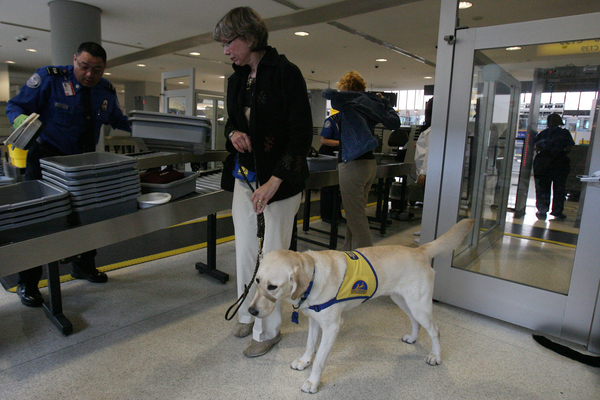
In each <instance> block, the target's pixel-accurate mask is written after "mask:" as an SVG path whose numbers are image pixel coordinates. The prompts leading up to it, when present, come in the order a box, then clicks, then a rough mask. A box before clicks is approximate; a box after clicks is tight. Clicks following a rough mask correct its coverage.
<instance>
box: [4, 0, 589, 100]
mask: <svg viewBox="0 0 600 400" xmlns="http://www.w3.org/2000/svg"><path fill="white" fill-rule="evenodd" d="M81 2H82V3H86V4H90V5H93V6H95V7H98V8H100V9H101V10H102V14H101V19H102V38H103V43H102V45H103V46H104V48H105V49H106V50H107V52H108V58H109V61H108V69H107V72H110V73H111V75H110V76H107V78H108V79H109V80H110V81H111V82H113V83H114V84H115V85H116V86H117V87H119V86H120V85H122V84H124V83H125V82H132V81H150V82H160V77H161V73H162V72H167V71H174V70H179V69H184V68H190V67H194V68H195V70H196V87H197V88H198V89H204V90H210V91H217V92H221V91H223V87H224V83H223V79H221V78H219V76H224V75H228V74H230V73H231V65H230V63H229V60H228V58H227V57H226V56H224V55H223V54H222V47H221V46H220V44H218V43H214V42H212V40H206V38H209V37H210V36H209V35H210V32H211V31H212V29H213V27H214V25H215V23H216V22H217V21H218V20H219V19H220V18H221V17H222V16H223V15H224V14H225V13H226V12H227V11H228V10H230V9H231V8H233V7H237V6H242V5H244V6H250V7H252V8H254V9H255V10H256V11H257V12H258V13H259V14H260V15H261V16H262V17H263V18H264V19H265V20H267V22H268V25H269V26H270V37H269V44H271V45H272V46H275V47H276V48H277V49H278V51H279V52H280V53H283V54H286V55H287V56H288V58H289V59H290V60H291V61H292V62H293V63H295V64H297V65H298V66H299V67H300V69H301V70H302V72H303V74H304V77H305V78H306V80H307V85H308V88H309V89H323V88H326V87H330V86H332V87H333V86H334V85H335V82H336V81H337V80H338V79H339V77H340V76H341V75H342V74H344V73H345V72H347V71H349V70H351V69H354V70H357V71H359V72H360V73H361V74H362V75H363V77H364V78H365V80H366V81H367V83H368V87H369V89H378V90H384V89H386V90H400V89H422V88H423V86H424V85H431V84H433V80H427V79H424V77H425V76H430V77H434V76H435V68H434V67H433V66H432V65H435V61H436V45H437V34H438V32H437V31H438V24H439V8H440V0H344V1H332V0H245V1H243V2H240V1H235V0H217V1H215V0H213V1H207V0H195V1H192V0H170V1H165V0H129V1H122V2H117V1H114V0H85V1H81ZM471 2H472V3H473V7H471V8H469V9H466V10H461V11H460V14H459V16H460V24H461V26H468V27H481V26H490V25H498V24H505V23H512V22H521V21H526V20H533V19H545V18H553V17H558V16H566V15H575V14H584V13H590V12H599V11H600V1H598V0H578V1H572V0H544V1H542V0H502V1H499V0H471ZM313 8H314V10H313ZM331 22H333V24H332V23H331ZM300 24H301V25H300ZM340 24H341V26H343V27H345V28H346V29H340V28H339V27H338V26H339V25H340ZM334 25H338V26H334ZM348 29H349V30H354V31H358V32H361V33H363V34H365V35H368V36H369V37H371V38H373V39H374V41H369V40H365V39H363V38H362V37H359V36H357V35H356V34H353V33H350V32H348V31H347V30H348ZM298 30H303V31H306V32H309V33H310V35H309V36H307V37H298V36H295V35H294V32H296V31H298ZM17 36H27V37H28V39H27V40H26V41H21V42H18V41H17V40H16V39H15V38H16V37H17ZM50 36H51V33H50V16H49V7H48V1H47V0H18V1H16V0H12V1H8V0H5V1H2V2H1V3H0V62H3V63H4V62H6V61H14V62H15V64H10V65H9V73H10V81H11V84H15V85H22V84H24V82H25V81H26V79H27V78H28V77H29V75H30V74H31V73H32V72H33V71H35V70H36V69H37V68H39V67H41V66H44V65H50V64H51V59H52V57H51V54H50V47H51V45H50ZM188 38H190V40H189V41H185V42H186V43H189V42H193V43H199V41H198V40H200V42H202V39H204V42H206V43H207V44H203V45H195V46H194V47H189V48H182V47H187V46H189V45H186V46H180V45H179V43H181V42H182V39H188ZM178 42H179V43H178ZM382 42H385V43H387V44H389V45H391V47H395V48H399V49H402V50H404V51H407V52H409V53H412V54H414V55H416V56H418V57H421V58H423V59H425V60H426V63H421V62H418V61H416V60H414V59H412V58H409V57H406V56H404V55H402V54H400V53H398V52H395V51H393V50H390V49H389V48H388V47H389V46H388V47H385V46H383V45H382V44H381V43H382ZM27 48H34V49H37V50H38V51H37V53H31V52H27V51H25V49H27ZM192 51H197V52H200V53H201V55H200V56H197V57H193V56H190V55H189V53H190V52H192ZM512 53H516V52H512ZM149 55H150V56H149ZM511 57H519V56H518V55H512V54H511ZM378 58H385V59H387V60H388V61H387V62H376V61H375V60H376V59H378ZM111 63H112V64H111ZM138 63H144V64H146V67H145V68H141V67H137V66H136V64H138ZM111 65H112V66H111ZM557 66H558V65H557Z"/></svg>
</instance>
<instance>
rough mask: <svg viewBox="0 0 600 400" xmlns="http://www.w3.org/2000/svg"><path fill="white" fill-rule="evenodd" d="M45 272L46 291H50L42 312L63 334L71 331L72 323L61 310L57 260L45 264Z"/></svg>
mask: <svg viewBox="0 0 600 400" xmlns="http://www.w3.org/2000/svg"><path fill="white" fill-rule="evenodd" d="M44 267H45V269H46V274H47V275H48V292H49V293H50V301H49V303H44V306H43V307H44V312H45V313H46V316H47V317H48V318H50V321H52V323H54V325H56V327H57V328H58V329H59V330H60V331H61V333H62V334H63V335H65V336H67V335H70V334H71V333H73V324H71V321H69V320H68V319H67V317H65V316H64V314H63V310H62V297H61V294H60V276H59V272H58V261H54V262H51V263H48V264H46V265H45V266H44Z"/></svg>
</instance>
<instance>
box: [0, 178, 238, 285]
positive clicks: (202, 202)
mask: <svg viewBox="0 0 600 400" xmlns="http://www.w3.org/2000/svg"><path fill="white" fill-rule="evenodd" d="M231 200H232V193H230V192H225V191H223V190H219V191H217V192H214V193H211V194H206V195H193V196H191V197H190V196H186V197H184V198H182V199H180V200H175V201H173V202H169V203H167V204H163V205H160V206H156V207H152V208H147V209H144V210H138V211H137V212H134V213H131V214H127V215H123V216H120V217H116V218H111V219H107V220H104V221H100V222H96V223H93V224H88V225H81V226H73V227H71V228H69V229H66V230H63V231H60V232H56V233H51V234H48V235H44V236H39V237H32V238H31V239H27V240H23V241H19V242H14V243H3V244H0V260H2V262H1V263H0V275H2V276H6V275H10V274H14V273H16V272H19V271H22V270H24V269H28V268H32V267H36V266H38V265H42V264H45V263H48V262H51V261H57V260H61V259H64V258H67V257H71V256H75V255H77V254H81V253H83V252H85V251H89V250H94V249H97V248H100V247H104V246H108V245H111V244H115V243H119V242H122V241H124V240H127V239H131V238H134V237H137V236H142V235H145V234H147V233H151V232H155V231H158V230H161V229H165V228H168V227H170V226H173V225H176V224H179V223H183V222H186V221H190V220H192V219H195V218H200V217H203V216H206V215H210V214H215V213H217V212H219V211H223V210H226V209H228V208H230V207H231ZM23 229H25V228H23Z"/></svg>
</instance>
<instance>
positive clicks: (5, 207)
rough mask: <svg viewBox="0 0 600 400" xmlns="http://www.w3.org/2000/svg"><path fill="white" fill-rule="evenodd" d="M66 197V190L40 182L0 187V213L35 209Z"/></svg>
mask: <svg viewBox="0 0 600 400" xmlns="http://www.w3.org/2000/svg"><path fill="white" fill-rule="evenodd" d="M68 197H69V193H68V192H67V191H66V190H64V189H61V188H59V187H57V186H54V185H51V184H50V183H48V182H44V181H40V180H34V181H24V182H19V183H15V184H13V185H7V186H0V212H5V211H16V210H21V209H27V208H35V207H38V206H42V205H44V204H47V203H50V202H55V201H58V200H61V199H65V198H68Z"/></svg>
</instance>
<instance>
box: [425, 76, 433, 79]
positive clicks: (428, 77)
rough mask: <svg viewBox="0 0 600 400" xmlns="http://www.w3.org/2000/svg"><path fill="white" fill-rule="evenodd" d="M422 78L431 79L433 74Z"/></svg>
mask: <svg viewBox="0 0 600 400" xmlns="http://www.w3.org/2000/svg"><path fill="white" fill-rule="evenodd" d="M423 79H433V76H424V77H423Z"/></svg>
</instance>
